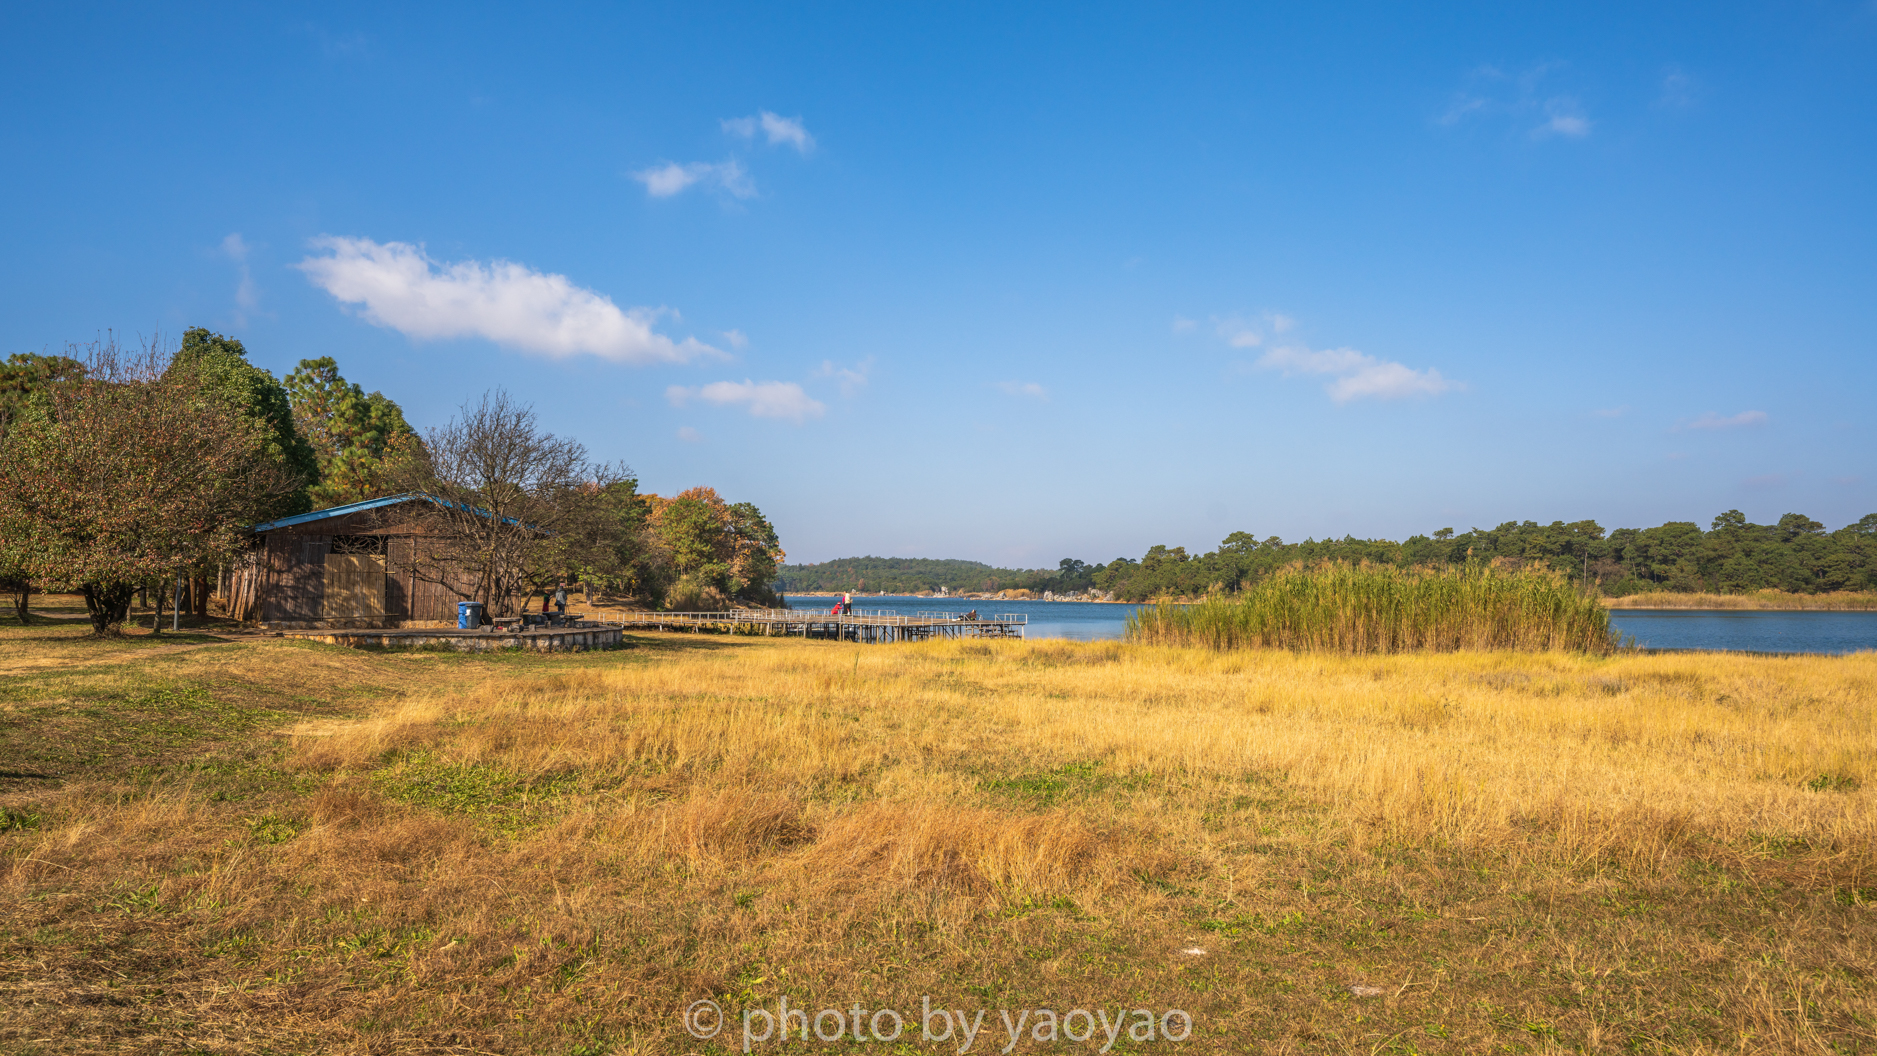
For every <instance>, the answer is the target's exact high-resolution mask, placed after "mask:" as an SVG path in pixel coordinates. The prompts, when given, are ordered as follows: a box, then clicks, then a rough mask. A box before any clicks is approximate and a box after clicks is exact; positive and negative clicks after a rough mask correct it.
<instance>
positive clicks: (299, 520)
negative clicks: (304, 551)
mask: <svg viewBox="0 0 1877 1056" xmlns="http://www.w3.org/2000/svg"><path fill="white" fill-rule="evenodd" d="M406 502H434V503H436V504H437V505H439V506H450V507H454V508H457V509H463V510H468V511H469V512H471V513H474V514H477V515H479V516H482V517H489V516H493V515H492V514H491V513H489V511H488V510H485V509H483V508H481V507H479V506H458V505H457V504H456V503H453V502H451V501H449V500H448V499H439V498H437V497H436V496H435V495H425V494H424V493H423V492H421V491H409V492H405V493H404V494H402V495H387V496H385V497H384V498H382V499H366V500H365V501H364V502H355V503H352V504H351V505H349V506H332V507H328V508H327V509H323V510H314V511H313V512H312V513H296V514H294V515H293V516H291V517H282V518H280V519H279V520H277V521H268V522H267V523H266V524H257V525H255V526H254V531H257V532H271V531H273V530H274V529H276V528H291V527H292V526H294V525H296V524H309V523H311V522H313V521H323V520H326V519H327V518H329V517H345V516H348V515H350V514H354V513H363V512H364V511H366V510H378V509H383V508H384V507H386V506H397V505H401V504H403V503H406ZM502 523H503V524H521V526H522V527H523V528H527V529H528V530H530V531H535V532H541V533H542V534H543V535H547V534H551V533H548V532H545V531H543V530H542V529H540V528H536V527H535V526H534V525H532V524H522V522H520V521H518V520H516V519H515V518H513V517H504V518H502Z"/></svg>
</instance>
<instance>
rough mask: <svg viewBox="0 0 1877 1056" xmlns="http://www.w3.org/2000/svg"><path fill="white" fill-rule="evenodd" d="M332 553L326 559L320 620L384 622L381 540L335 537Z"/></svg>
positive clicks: (383, 560) (382, 544)
mask: <svg viewBox="0 0 1877 1056" xmlns="http://www.w3.org/2000/svg"><path fill="white" fill-rule="evenodd" d="M348 544H349V545H348ZM332 549H333V552H332V553H329V554H327V555H326V600H325V603H324V604H323V605H322V606H321V608H322V609H323V610H324V611H323V612H322V613H321V614H320V615H321V617H322V618H324V619H328V620H378V621H382V620H383V619H384V618H385V558H384V542H383V540H381V539H377V538H372V537H370V536H367V537H364V538H359V537H348V536H339V537H337V538H335V539H334V540H333V548H332ZM348 551H350V552H348ZM360 551H365V552H363V553H361V552H360ZM372 551H376V552H375V553H374V552H372Z"/></svg>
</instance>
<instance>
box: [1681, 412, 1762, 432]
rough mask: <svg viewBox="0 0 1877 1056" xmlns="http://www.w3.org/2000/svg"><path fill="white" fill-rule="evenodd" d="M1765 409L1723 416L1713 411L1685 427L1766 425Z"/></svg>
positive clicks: (1727, 427) (1706, 427) (1714, 427)
mask: <svg viewBox="0 0 1877 1056" xmlns="http://www.w3.org/2000/svg"><path fill="white" fill-rule="evenodd" d="M1765 424H1766V412H1765V411H1741V412H1740V413H1739V414H1735V415H1730V416H1727V417H1722V416H1721V415H1719V414H1716V413H1715V412H1713V411H1709V412H1707V413H1706V414H1703V415H1702V416H1701V417H1699V418H1696V419H1695V420H1693V421H1691V422H1688V423H1687V424H1686V425H1684V426H1683V428H1684V429H1740V428H1744V427H1746V426H1752V425H1765Z"/></svg>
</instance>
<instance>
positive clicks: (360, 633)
mask: <svg viewBox="0 0 1877 1056" xmlns="http://www.w3.org/2000/svg"><path fill="white" fill-rule="evenodd" d="M280 636H281V637H282V638H298V639H300V640H302V641H308V642H323V643H325V644H326V645H343V646H347V647H349V648H352V649H420V648H424V647H431V648H436V647H442V648H446V649H455V650H457V651H459V652H465V653H472V652H492V651H494V650H497V649H528V650H532V651H534V652H537V653H577V652H582V651H585V650H587V649H614V648H617V647H619V646H620V645H622V644H624V642H625V632H624V631H622V630H621V629H620V628H618V627H557V628H554V629H552V630H529V631H459V630H456V629H454V628H451V629H447V630H444V629H432V628H421V629H411V630H383V629H380V630H356V631H354V630H317V631H283V632H281V634H280Z"/></svg>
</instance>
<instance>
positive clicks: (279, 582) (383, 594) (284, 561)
mask: <svg viewBox="0 0 1877 1056" xmlns="http://www.w3.org/2000/svg"><path fill="white" fill-rule="evenodd" d="M435 501H439V500H435V499H432V498H431V497H430V496H427V495H393V496H390V497H388V498H382V499H371V500H368V501H366V502H355V503H352V504H350V505H346V506H334V507H332V508H331V509H325V510H315V511H313V512H312V513H302V514H298V515H296V516H293V517H282V518H280V519H279V520H276V521H269V522H268V523H266V524H257V525H255V526H254V536H255V540H254V546H253V548H252V549H251V550H250V551H249V552H248V555H247V557H246V559H245V560H244V561H242V562H240V563H238V564H237V565H236V566H235V568H234V569H233V574H232V576H231V579H230V582H229V584H228V593H227V597H228V599H229V603H228V614H229V615H230V616H232V617H234V618H235V619H238V620H248V621H252V622H255V623H259V624H261V625H262V626H264V627H268V628H270V629H274V630H309V629H316V628H377V627H434V626H451V627H453V626H455V625H456V605H457V602H459V601H465V600H470V599H471V598H472V593H473V591H474V588H475V578H474V577H473V576H472V575H470V574H468V573H457V572H451V571H449V570H445V571H444V572H443V574H441V575H437V574H434V573H433V574H428V575H424V576H420V575H419V574H418V570H417V562H416V560H415V558H416V554H415V547H416V544H417V542H418V539H419V538H420V536H421V534H422V533H423V531H424V529H423V527H422V522H421V519H419V518H417V517H414V516H412V514H413V513H414V512H415V510H414V509H413V507H414V504H417V503H425V502H435Z"/></svg>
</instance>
